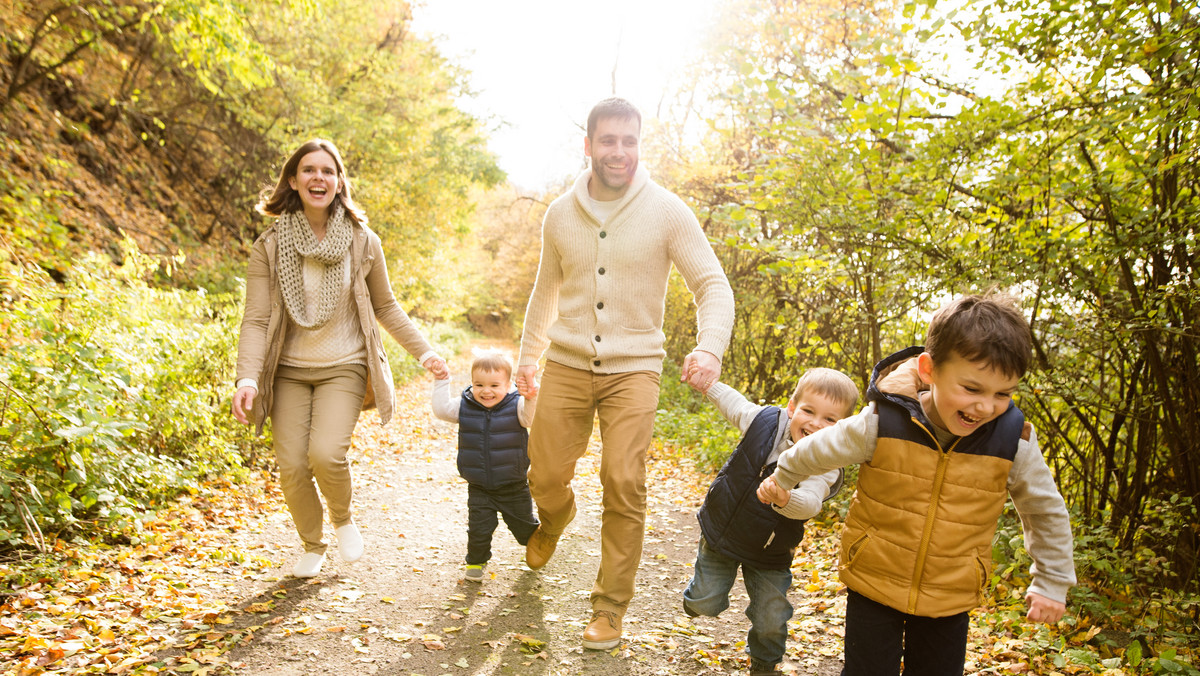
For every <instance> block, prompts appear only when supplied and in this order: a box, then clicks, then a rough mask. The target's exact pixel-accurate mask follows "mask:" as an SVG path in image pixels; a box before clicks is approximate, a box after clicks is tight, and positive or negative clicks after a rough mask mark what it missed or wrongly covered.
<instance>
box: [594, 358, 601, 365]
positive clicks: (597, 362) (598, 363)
mask: <svg viewBox="0 0 1200 676" xmlns="http://www.w3.org/2000/svg"><path fill="white" fill-rule="evenodd" d="M599 365H600V360H599V359H596V360H594V361H593V362H592V366H599Z"/></svg>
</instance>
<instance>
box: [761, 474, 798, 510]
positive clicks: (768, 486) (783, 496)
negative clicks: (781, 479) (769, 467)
mask: <svg viewBox="0 0 1200 676" xmlns="http://www.w3.org/2000/svg"><path fill="white" fill-rule="evenodd" d="M757 494H758V501H759V502H761V503H763V504H764V505H775V506H776V507H780V508H782V507H786V506H787V503H788V500H791V499H792V494H791V493H790V492H788V491H785V490H784V489H782V488H780V487H779V484H777V483H775V477H773V476H769V477H767V478H766V479H763V482H762V483H761V484H759V485H758V491H757Z"/></svg>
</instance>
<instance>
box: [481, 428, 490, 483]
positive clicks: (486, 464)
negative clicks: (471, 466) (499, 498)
mask: <svg viewBox="0 0 1200 676" xmlns="http://www.w3.org/2000/svg"><path fill="white" fill-rule="evenodd" d="M480 447H481V448H483V475H484V476H485V477H487V487H488V488H491V487H492V409H490V408H484V409H483V443H482V444H480Z"/></svg>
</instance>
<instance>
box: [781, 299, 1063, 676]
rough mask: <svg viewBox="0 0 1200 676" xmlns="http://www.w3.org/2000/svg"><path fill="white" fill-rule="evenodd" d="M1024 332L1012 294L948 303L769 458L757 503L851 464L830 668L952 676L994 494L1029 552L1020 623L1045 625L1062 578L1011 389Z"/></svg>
mask: <svg viewBox="0 0 1200 676" xmlns="http://www.w3.org/2000/svg"><path fill="white" fill-rule="evenodd" d="M1031 353H1032V339H1031V336H1030V331H1029V324H1028V323H1027V322H1026V321H1025V318H1024V316H1022V314H1021V312H1020V310H1019V309H1018V308H1017V306H1016V304H1015V302H1014V301H1013V299H1012V298H1010V297H1008V296H1005V295H1001V294H996V293H989V294H987V295H983V296H974V295H973V296H963V297H960V298H958V299H956V300H954V301H952V302H951V303H949V304H948V305H946V306H944V307H943V308H942V309H940V310H938V312H937V313H936V314H934V316H933V319H932V321H931V322H930V324H929V331H928V335H927V337H926V344H925V346H924V347H911V348H908V349H907V350H903V351H901V352H897V353H896V354H894V355H892V356H890V357H888V358H886V359H884V360H883V361H882V362H880V363H879V364H878V365H876V367H875V370H874V373H872V375H871V384H870V387H869V389H868V390H867V402H868V405H867V407H866V408H865V409H863V411H862V412H860V413H859V414H858V415H855V416H853V417H851V418H846V419H845V420H842V421H840V422H839V423H838V424H837V425H835V426H833V427H831V428H829V429H827V430H825V431H824V432H822V433H820V434H815V435H813V436H810V437H806V438H805V439H802V440H800V442H799V443H798V444H796V446H794V447H793V448H791V449H790V450H788V451H786V452H784V453H783V455H782V456H780V458H779V464H778V466H777V467H776V469H775V474H774V476H772V477H768V478H767V479H766V480H764V481H763V483H762V485H761V486H760V488H759V497H760V498H764V499H774V498H776V497H777V496H779V495H781V494H782V491H781V490H780V488H779V487H780V486H790V485H792V484H794V483H795V482H796V481H797V480H798V479H799V478H801V477H804V476H807V475H810V474H818V473H821V472H827V471H829V470H831V469H835V468H838V467H843V466H845V465H849V464H852V463H861V465H860V467H859V473H858V487H857V490H856V491H855V494H854V499H853V500H852V501H851V504H850V511H849V514H848V515H847V518H846V527H845V529H844V530H843V532H842V547H841V554H840V556H839V566H838V570H839V575H840V577H841V580H842V582H843V583H844V584H845V585H846V587H847V588H848V589H849V597H848V600H847V605H846V666H845V669H844V670H843V671H842V674H843V676H859V675H864V674H870V675H871V676H879V675H881V674H899V673H900V663H901V659H903V662H904V672H905V673H906V674H922V675H923V676H924V675H929V676H951V675H953V676H961V675H962V673H963V664H964V662H965V660H966V647H967V628H968V616H967V614H968V612H969V611H970V610H971V609H972V608H975V607H976V606H977V605H979V603H980V601H981V600H982V594H983V590H984V589H985V587H986V586H987V581H988V577H989V575H990V573H991V569H992V536H993V535H994V533H995V530H996V523H997V521H998V519H999V518H1000V514H1001V512H1002V511H1003V510H1004V505H1005V502H1006V500H1007V498H1009V497H1011V498H1012V501H1013V504H1014V505H1015V506H1016V508H1017V513H1018V514H1019V515H1020V517H1021V523H1022V526H1023V528H1024V531H1025V542H1026V546H1027V547H1028V549H1029V553H1030V555H1031V556H1032V557H1033V562H1034V563H1033V567H1032V573H1033V581H1032V583H1031V584H1030V586H1029V590H1028V592H1027V593H1026V595H1025V600H1026V603H1027V604H1028V608H1029V610H1028V613H1027V617H1028V618H1029V619H1030V620H1033V621H1040V622H1046V623H1054V622H1057V621H1058V620H1060V619H1061V618H1062V616H1063V613H1064V612H1065V611H1066V598H1067V591H1068V589H1070V587H1071V586H1072V585H1073V584H1075V565H1074V561H1073V559H1072V542H1071V524H1070V520H1069V518H1068V515H1067V508H1066V504H1065V503H1064V502H1063V499H1062V496H1061V495H1060V494H1059V492H1058V489H1057V487H1056V486H1055V483H1054V477H1053V475H1052V474H1051V473H1050V469H1049V467H1047V466H1046V463H1045V461H1044V460H1043V459H1042V456H1041V454H1040V453H1039V452H1038V447H1037V438H1036V437H1035V436H1034V434H1033V428H1032V426H1031V425H1030V424H1029V423H1027V422H1025V417H1024V415H1023V414H1022V413H1021V411H1020V410H1019V409H1018V408H1017V407H1016V406H1015V405H1014V404H1013V402H1012V395H1013V392H1014V391H1015V390H1016V389H1017V385H1018V384H1019V383H1020V381H1021V377H1022V376H1023V375H1024V374H1025V371H1026V369H1027V368H1028V366H1029V360H1030V356H1031Z"/></svg>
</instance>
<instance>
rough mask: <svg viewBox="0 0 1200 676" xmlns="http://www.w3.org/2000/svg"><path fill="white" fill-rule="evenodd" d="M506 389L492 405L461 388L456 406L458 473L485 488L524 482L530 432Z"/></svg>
mask: <svg viewBox="0 0 1200 676" xmlns="http://www.w3.org/2000/svg"><path fill="white" fill-rule="evenodd" d="M520 398H521V395H520V394H518V393H516V392H509V393H508V395H507V396H505V397H504V399H502V400H501V401H500V403H499V404H496V405H495V406H493V407H492V408H487V407H485V406H483V405H482V404H480V403H479V402H477V401H475V397H474V396H473V395H472V393H471V388H470V387H468V388H467V389H465V390H463V393H462V402H461V403H460V404H459V406H458V473H459V475H461V476H462V478H464V479H466V480H467V482H468V483H470V484H473V485H476V486H480V487H483V488H487V489H494V488H499V487H500V486H505V485H508V484H514V483H518V482H520V483H524V482H525V481H527V479H526V476H525V475H526V473H527V472H528V471H529V453H528V451H527V450H526V449H527V447H528V444H529V431H528V430H526V429H525V428H524V427H522V426H521V419H520V417H519V416H518V415H517V403H518V402H519V401H520Z"/></svg>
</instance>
